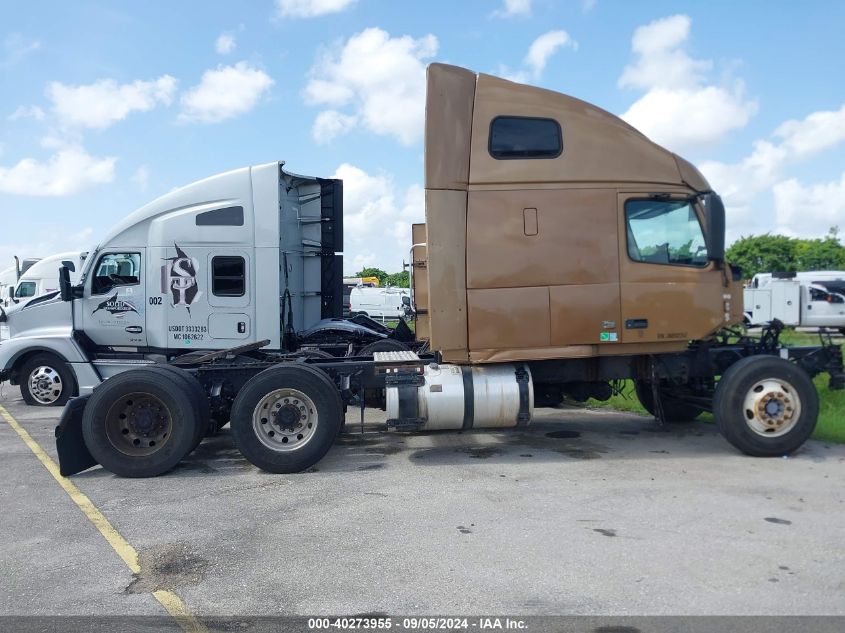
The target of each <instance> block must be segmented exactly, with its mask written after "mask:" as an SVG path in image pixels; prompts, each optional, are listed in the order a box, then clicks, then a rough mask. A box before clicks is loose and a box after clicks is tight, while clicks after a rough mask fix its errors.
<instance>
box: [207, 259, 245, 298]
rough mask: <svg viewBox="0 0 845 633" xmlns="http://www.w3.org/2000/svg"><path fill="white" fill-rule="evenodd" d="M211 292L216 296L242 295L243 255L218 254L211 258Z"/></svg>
mask: <svg viewBox="0 0 845 633" xmlns="http://www.w3.org/2000/svg"><path fill="white" fill-rule="evenodd" d="M211 292H212V294H214V295H215V296H218V297H243V296H244V294H245V293H246V262H245V261H244V258H243V257H236V256H229V255H219V256H217V257H213V258H212V259H211Z"/></svg>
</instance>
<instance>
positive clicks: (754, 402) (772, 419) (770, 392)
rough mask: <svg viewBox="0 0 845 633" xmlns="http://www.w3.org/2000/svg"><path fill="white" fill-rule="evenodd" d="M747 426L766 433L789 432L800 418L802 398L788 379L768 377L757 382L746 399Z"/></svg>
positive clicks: (757, 431)
mask: <svg viewBox="0 0 845 633" xmlns="http://www.w3.org/2000/svg"><path fill="white" fill-rule="evenodd" d="M743 414H744V416H745V422H746V424H748V427H749V428H750V429H751V430H752V431H754V433H756V434H757V435H761V436H763V437H780V436H782V435H786V434H787V433H789V432H790V431H791V430H792V429H793V428H794V427H795V425H796V424H797V423H798V420H799V419H800V418H801V398H800V397H799V396H798V392H797V391H796V390H795V387H793V386H792V385H791V384H790V383H788V382H786V381H785V380H778V379H775V378H766V379H765V380H760V381H758V382H757V383H755V384H754V385H753V386H752V387H751V389H749V390H748V394H747V395H746V396H745V401H744V402H743Z"/></svg>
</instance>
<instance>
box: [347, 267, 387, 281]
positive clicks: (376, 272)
mask: <svg viewBox="0 0 845 633" xmlns="http://www.w3.org/2000/svg"><path fill="white" fill-rule="evenodd" d="M354 276H355V277H378V285H379V286H384V285H385V282H386V281H387V273H386V272H384V271H383V270H382V269H381V268H375V267H373V266H367V267H366V268H364V269H363V270H361V271H359V272H357V273H355V275H354Z"/></svg>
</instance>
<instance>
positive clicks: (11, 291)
mask: <svg viewBox="0 0 845 633" xmlns="http://www.w3.org/2000/svg"><path fill="white" fill-rule="evenodd" d="M14 298H15V287H14V286H9V299H14Z"/></svg>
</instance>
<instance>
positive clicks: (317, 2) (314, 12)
mask: <svg viewBox="0 0 845 633" xmlns="http://www.w3.org/2000/svg"><path fill="white" fill-rule="evenodd" d="M356 2H357V0H276V8H277V9H278V12H279V15H280V16H281V17H283V18H315V17H318V16H321V15H327V14H329V13H339V12H341V11H345V10H346V9H348V8H349V7H351V6H352V5H353V4H355V3H356Z"/></svg>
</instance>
